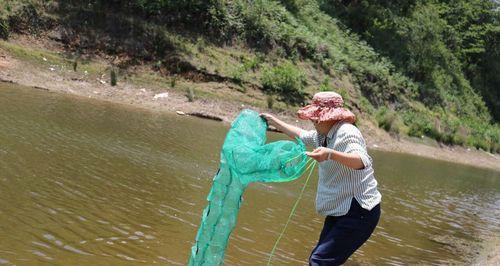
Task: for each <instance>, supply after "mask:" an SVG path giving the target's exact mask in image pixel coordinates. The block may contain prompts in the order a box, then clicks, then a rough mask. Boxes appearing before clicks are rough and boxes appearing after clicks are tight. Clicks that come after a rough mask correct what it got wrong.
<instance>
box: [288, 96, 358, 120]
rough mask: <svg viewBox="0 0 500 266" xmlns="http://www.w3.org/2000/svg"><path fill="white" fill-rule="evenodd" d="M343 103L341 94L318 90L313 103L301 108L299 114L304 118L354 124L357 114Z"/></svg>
mask: <svg viewBox="0 0 500 266" xmlns="http://www.w3.org/2000/svg"><path fill="white" fill-rule="evenodd" d="M343 105H344V100H343V99H342V96H340V94H338V93H336V92H333V91H325V92H318V93H316V94H314V96H313V99H312V103H311V104H310V105H307V106H305V107H302V108H300V109H299V111H298V112H297V115H298V116H299V118H300V119H304V120H313V121H317V122H325V121H337V122H339V121H344V122H347V123H351V124H353V123H354V122H356V116H355V115H354V114H353V113H352V112H351V111H349V110H347V109H345V108H344V107H343Z"/></svg>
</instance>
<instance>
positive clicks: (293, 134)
mask: <svg viewBox="0 0 500 266" xmlns="http://www.w3.org/2000/svg"><path fill="white" fill-rule="evenodd" d="M260 116H261V117H262V118H264V119H265V120H266V121H267V123H268V124H269V125H271V126H273V127H275V128H276V129H278V130H279V131H282V132H283V133H285V134H286V135H288V136H289V137H290V138H292V139H295V138H299V137H300V133H301V132H302V130H303V129H302V128H300V127H296V126H294V125H290V124H287V123H285V122H283V121H281V120H279V119H278V118H276V117H275V116H273V115H272V114H268V113H262V114H260Z"/></svg>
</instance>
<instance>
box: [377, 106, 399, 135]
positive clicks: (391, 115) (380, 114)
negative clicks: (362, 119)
mask: <svg viewBox="0 0 500 266" xmlns="http://www.w3.org/2000/svg"><path fill="white" fill-rule="evenodd" d="M376 119H377V122H378V126H379V127H381V128H383V129H384V130H385V131H387V132H389V133H394V134H396V135H399V134H400V133H402V131H403V127H404V124H403V121H402V120H401V118H400V117H399V116H398V114H397V113H396V112H395V111H393V110H391V109H388V108H387V107H381V108H380V109H379V110H378V111H377V114H376Z"/></svg>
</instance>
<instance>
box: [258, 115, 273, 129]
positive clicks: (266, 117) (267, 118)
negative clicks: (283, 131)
mask: <svg viewBox="0 0 500 266" xmlns="http://www.w3.org/2000/svg"><path fill="white" fill-rule="evenodd" d="M260 117H262V118H264V119H265V120H266V121H267V124H268V125H270V126H273V127H277V123H276V120H277V118H276V117H274V116H273V115H272V114H268V113H261V114H260Z"/></svg>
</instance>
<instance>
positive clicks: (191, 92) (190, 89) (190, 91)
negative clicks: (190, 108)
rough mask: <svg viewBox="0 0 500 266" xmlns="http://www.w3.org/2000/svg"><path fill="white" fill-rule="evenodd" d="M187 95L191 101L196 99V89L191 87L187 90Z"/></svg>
mask: <svg viewBox="0 0 500 266" xmlns="http://www.w3.org/2000/svg"><path fill="white" fill-rule="evenodd" d="M186 97H187V98H188V101H189V102H193V101H194V89H193V88H191V87H190V88H188V89H187V90H186Z"/></svg>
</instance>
